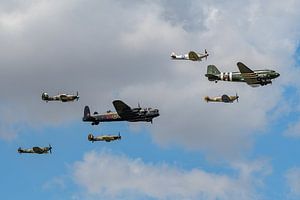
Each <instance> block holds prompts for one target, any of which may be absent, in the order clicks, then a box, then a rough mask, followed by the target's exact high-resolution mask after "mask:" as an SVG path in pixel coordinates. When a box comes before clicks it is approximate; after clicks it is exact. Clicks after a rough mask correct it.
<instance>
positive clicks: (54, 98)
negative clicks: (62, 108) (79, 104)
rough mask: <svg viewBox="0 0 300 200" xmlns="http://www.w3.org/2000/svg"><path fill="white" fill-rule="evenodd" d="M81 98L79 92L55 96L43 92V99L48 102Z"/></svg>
mask: <svg viewBox="0 0 300 200" xmlns="http://www.w3.org/2000/svg"><path fill="white" fill-rule="evenodd" d="M75 99H76V100H77V101H78V100H79V96H78V92H77V93H76V95H74V94H58V95H55V96H52V97H51V96H49V95H48V93H46V92H43V94H42V100H44V101H46V102H48V101H62V102H68V101H74V100H75Z"/></svg>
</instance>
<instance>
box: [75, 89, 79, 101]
mask: <svg viewBox="0 0 300 200" xmlns="http://www.w3.org/2000/svg"><path fill="white" fill-rule="evenodd" d="M78 95H79V93H78V91H77V92H76V100H77V101H78V100H79V96H78Z"/></svg>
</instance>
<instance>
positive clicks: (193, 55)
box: [189, 51, 200, 61]
mask: <svg viewBox="0 0 300 200" xmlns="http://www.w3.org/2000/svg"><path fill="white" fill-rule="evenodd" d="M189 59H190V60H192V61H197V60H199V59H200V57H199V56H198V54H197V53H196V52H194V51H190V52H189Z"/></svg>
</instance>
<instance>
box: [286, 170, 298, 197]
mask: <svg viewBox="0 0 300 200" xmlns="http://www.w3.org/2000/svg"><path fill="white" fill-rule="evenodd" d="M285 178H286V181H287V184H288V187H289V190H290V191H289V197H290V198H295V199H299V197H300V168H299V167H295V168H291V169H289V170H288V171H287V172H286V174H285Z"/></svg>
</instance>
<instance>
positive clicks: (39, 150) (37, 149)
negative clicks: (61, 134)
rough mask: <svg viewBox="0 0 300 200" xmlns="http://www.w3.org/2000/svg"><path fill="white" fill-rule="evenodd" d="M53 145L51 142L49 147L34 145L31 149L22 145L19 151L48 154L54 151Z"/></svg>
mask: <svg viewBox="0 0 300 200" xmlns="http://www.w3.org/2000/svg"><path fill="white" fill-rule="evenodd" d="M51 150H52V147H51V145H50V144H49V147H33V148H31V149H22V148H21V147H19V148H18V152H19V153H37V154H46V153H48V152H50V153H52V151H51Z"/></svg>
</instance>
